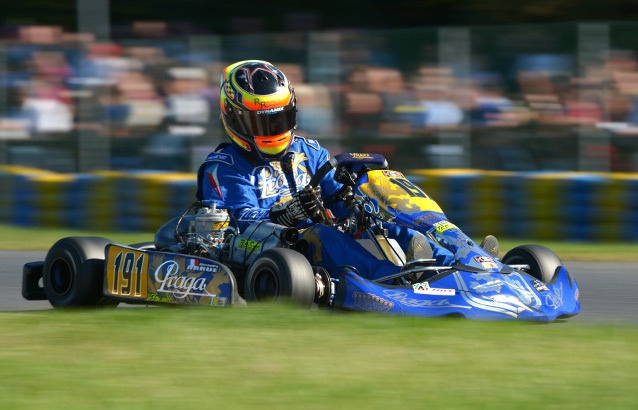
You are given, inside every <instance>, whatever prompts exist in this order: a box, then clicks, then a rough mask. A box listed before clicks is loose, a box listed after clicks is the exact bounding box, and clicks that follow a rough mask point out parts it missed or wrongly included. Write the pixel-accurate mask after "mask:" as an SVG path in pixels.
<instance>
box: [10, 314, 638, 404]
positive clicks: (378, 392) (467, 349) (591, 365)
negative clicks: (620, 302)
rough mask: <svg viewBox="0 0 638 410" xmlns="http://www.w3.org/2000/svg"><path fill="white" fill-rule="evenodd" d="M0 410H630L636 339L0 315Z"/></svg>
mask: <svg viewBox="0 0 638 410" xmlns="http://www.w3.org/2000/svg"><path fill="white" fill-rule="evenodd" d="M0 329H2V338H0V364H1V366H0V408H3V409H5V408H6V409H41V408H47V409H65V410H66V409H69V410H70V409H199V408H233V409H235V408H236V409H282V408H284V409H300V408H303V409H327V408H334V409H350V408H362V409H389V408H391V409H423V408H434V409H436V408H440V409H456V408H472V409H539V408H542V409H602V408H604V409H630V408H636V407H637V406H638V393H637V391H636V389H635V386H636V384H638V342H637V340H638V329H637V328H635V327H623V326H620V325H614V326H611V325H610V326H595V327H594V326H587V325H582V324H580V325H575V324H574V323H554V324H549V325H538V324H530V323H515V322H476V321H469V320H458V319H457V320H440V319H420V318H402V317H390V316H381V315H375V314H339V313H330V312H325V311H302V310H299V309H295V308H291V307H287V308H284V307H273V306H268V307H264V306H261V307H251V308H234V309H214V308H213V309H165V308H133V309H124V308H120V309H111V310H102V311H63V312H52V311H43V312H21V313H7V312H5V313H0Z"/></svg>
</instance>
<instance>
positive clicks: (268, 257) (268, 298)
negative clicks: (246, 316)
mask: <svg viewBox="0 0 638 410" xmlns="http://www.w3.org/2000/svg"><path fill="white" fill-rule="evenodd" d="M245 297H246V300H247V301H248V302H271V303H280V302H283V301H290V302H293V303H295V304H298V305H301V306H303V307H310V306H311V305H312V302H313V300H314V298H315V275H314V273H313V271H312V267H311V266H310V263H309V262H308V260H307V259H306V258H305V257H304V256H303V255H302V254H300V253H299V252H296V251H293V250H292V249H287V248H275V249H269V250H267V251H264V252H263V253H262V254H261V255H259V257H257V259H255V261H254V262H253V263H252V265H250V268H249V269H248V273H247V274H246V284H245Z"/></svg>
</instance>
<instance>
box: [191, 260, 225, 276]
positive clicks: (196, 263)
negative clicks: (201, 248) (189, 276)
mask: <svg viewBox="0 0 638 410" xmlns="http://www.w3.org/2000/svg"><path fill="white" fill-rule="evenodd" d="M186 269H188V270H195V271H201V272H211V273H215V272H217V270H218V269H219V266H218V265H214V264H212V263H206V262H201V261H200V260H199V259H189V260H188V263H187V264H186Z"/></svg>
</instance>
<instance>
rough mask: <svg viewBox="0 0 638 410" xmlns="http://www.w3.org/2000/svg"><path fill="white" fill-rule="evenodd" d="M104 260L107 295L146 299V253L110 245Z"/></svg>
mask: <svg viewBox="0 0 638 410" xmlns="http://www.w3.org/2000/svg"><path fill="white" fill-rule="evenodd" d="M107 253H108V258H107V261H106V283H105V290H106V292H107V293H108V294H109V295H114V296H124V297H133V298H140V299H146V298H147V297H148V286H147V283H148V254H147V253H146V252H143V251H138V250H135V249H132V248H125V247H121V246H116V245H111V246H109V248H108V252H107Z"/></svg>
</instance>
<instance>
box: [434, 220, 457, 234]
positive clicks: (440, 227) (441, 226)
mask: <svg viewBox="0 0 638 410" xmlns="http://www.w3.org/2000/svg"><path fill="white" fill-rule="evenodd" d="M434 227H435V228H436V233H441V232H444V231H447V230H448V229H452V228H456V225H454V224H453V223H452V222H450V221H440V222H437V223H435V224H434Z"/></svg>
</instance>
